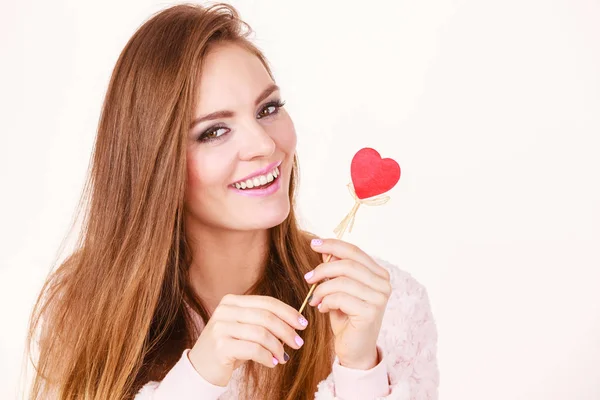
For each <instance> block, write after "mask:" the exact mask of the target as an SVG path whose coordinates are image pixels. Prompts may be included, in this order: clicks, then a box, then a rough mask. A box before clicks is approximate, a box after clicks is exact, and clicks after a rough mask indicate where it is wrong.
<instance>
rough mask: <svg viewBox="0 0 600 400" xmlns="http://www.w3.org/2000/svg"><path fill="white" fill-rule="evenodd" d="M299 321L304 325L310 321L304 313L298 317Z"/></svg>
mask: <svg viewBox="0 0 600 400" xmlns="http://www.w3.org/2000/svg"><path fill="white" fill-rule="evenodd" d="M298 322H300V325H302V326H307V325H308V321H307V320H306V318H304V317H303V316H302V315H301V316H299V317H298Z"/></svg>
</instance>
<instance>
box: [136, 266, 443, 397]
mask: <svg viewBox="0 0 600 400" xmlns="http://www.w3.org/2000/svg"><path fill="white" fill-rule="evenodd" d="M375 260H376V261H377V262H378V263H379V264H380V265H381V266H382V267H384V268H386V269H387V270H388V271H389V272H390V276H391V278H390V279H391V284H392V288H393V290H392V294H391V296H390V299H389V301H388V304H387V307H386V311H385V314H384V317H383V322H382V326H381V331H380V333H379V338H378V340H377V351H378V352H379V359H380V362H379V364H377V365H376V366H375V367H373V368H372V369H370V370H356V369H351V368H346V367H344V366H342V365H341V364H340V363H339V360H338V358H337V356H335V357H334V361H333V364H332V370H331V374H330V375H329V376H328V377H327V378H326V379H324V380H323V381H321V382H320V383H319V385H318V386H317V390H316V392H315V399H316V400H334V399H339V400H354V399H356V400H369V399H388V400H437V398H438V385H439V371H438V366H437V355H436V353H437V329H436V326H435V322H434V319H433V315H432V312H431V307H430V305H429V298H428V296H427V291H426V289H425V288H424V287H423V286H422V285H421V284H420V283H419V282H417V281H416V280H415V279H414V278H413V277H411V276H410V275H409V274H408V273H406V272H404V271H402V270H400V269H399V268H397V267H396V266H394V265H392V264H389V263H387V262H385V261H383V260H381V259H378V258H375ZM198 323H199V327H200V328H202V326H203V325H202V321H201V319H200V318H198ZM188 352H189V349H186V350H185V351H184V352H183V353H182V355H181V358H180V359H179V361H178V362H177V363H176V364H175V365H174V366H173V368H172V369H171V370H170V371H169V372H168V373H167V375H166V376H165V377H164V379H163V380H162V381H160V382H154V381H151V382H148V383H147V384H146V385H144V387H142V388H141V389H140V391H139V392H138V393H137V395H136V396H135V400H150V399H152V400H167V399H169V400H170V399H179V400H192V399H193V400H231V399H237V398H238V397H239V396H238V394H239V393H240V392H241V390H242V389H243V388H244V382H241V378H242V376H243V375H242V370H243V365H242V366H241V367H240V368H238V369H237V370H235V371H234V373H233V376H232V377H231V379H230V381H229V383H228V385H227V386H216V385H213V384H211V383H210V382H208V381H206V380H205V379H204V378H203V377H202V376H201V375H200V374H199V373H198V372H197V371H196V370H195V369H194V367H193V365H192V363H191V362H190V360H189V358H188V356H187V354H188Z"/></svg>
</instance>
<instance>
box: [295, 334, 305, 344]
mask: <svg viewBox="0 0 600 400" xmlns="http://www.w3.org/2000/svg"><path fill="white" fill-rule="evenodd" d="M295 340H296V343H297V344H298V346H302V345H303V344H304V340H302V338H301V337H300V336H296V339H295Z"/></svg>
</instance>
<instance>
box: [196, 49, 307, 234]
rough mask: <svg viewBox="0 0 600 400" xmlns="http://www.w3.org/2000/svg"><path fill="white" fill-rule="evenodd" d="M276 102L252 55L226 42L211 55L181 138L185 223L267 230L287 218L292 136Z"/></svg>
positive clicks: (291, 128)
mask: <svg viewBox="0 0 600 400" xmlns="http://www.w3.org/2000/svg"><path fill="white" fill-rule="evenodd" d="M282 101H283V99H282V98H281V95H280V92H279V90H278V89H277V87H276V86H275V85H274V82H273V81H272V79H271V77H270V76H269V74H268V72H267V70H266V69H265V67H264V66H263V64H262V63H261V62H260V60H259V59H258V57H256V56H255V55H253V54H252V53H250V52H248V51H247V50H245V49H244V48H242V47H239V46H237V45H234V44H225V45H219V46H216V47H213V48H212V49H211V51H210V52H209V53H208V55H207V56H206V58H205V62H204V65H203V70H202V76H201V80H200V88H199V93H198V105H197V109H196V110H195V121H199V122H196V123H194V124H193V125H192V128H191V130H190V132H189V141H188V147H187V186H186V195H185V201H186V212H187V213H188V214H191V215H188V217H192V218H193V219H194V220H195V221H196V222H198V223H199V224H201V225H203V226H207V227H213V228H221V229H230V230H254V229H266V228H271V227H273V226H276V225H278V224H280V223H281V222H282V221H283V220H284V219H285V218H286V217H287V215H288V213H289V211H290V201H289V197H288V192H289V186H290V175H291V171H292V163H293V157H294V153H295V150H296V131H295V129H294V124H293V122H292V120H291V118H290V116H289V115H288V113H287V112H286V111H285V109H284V108H281V107H280V104H281V102H282ZM213 113H219V114H217V115H213V116H212V117H211V116H210V115H209V114H213ZM206 116H209V117H208V118H207V119H203V120H199V119H200V118H203V117H206ZM277 172H278V174H277ZM236 184H237V185H236Z"/></svg>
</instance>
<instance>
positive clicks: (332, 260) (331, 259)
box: [321, 253, 339, 262]
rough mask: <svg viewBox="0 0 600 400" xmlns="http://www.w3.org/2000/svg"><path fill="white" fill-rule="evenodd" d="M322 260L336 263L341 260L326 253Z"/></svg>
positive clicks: (322, 255)
mask: <svg viewBox="0 0 600 400" xmlns="http://www.w3.org/2000/svg"><path fill="white" fill-rule="evenodd" d="M321 258H322V259H323V262H334V261H337V260H339V258H337V257H336V256H334V255H332V254H326V253H323V254H321ZM327 259H329V261H327Z"/></svg>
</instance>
